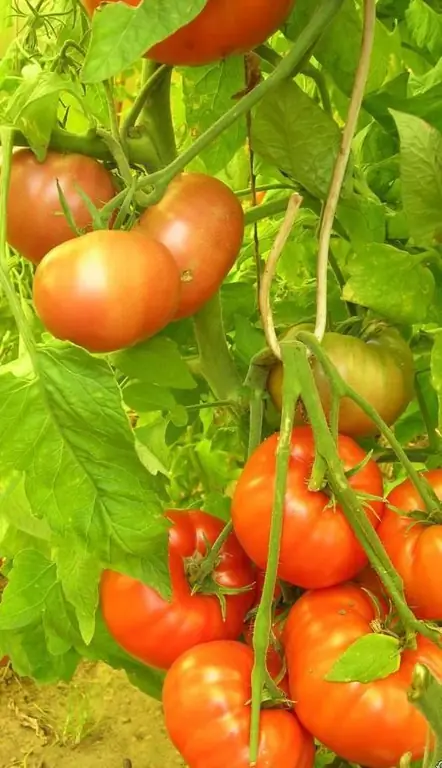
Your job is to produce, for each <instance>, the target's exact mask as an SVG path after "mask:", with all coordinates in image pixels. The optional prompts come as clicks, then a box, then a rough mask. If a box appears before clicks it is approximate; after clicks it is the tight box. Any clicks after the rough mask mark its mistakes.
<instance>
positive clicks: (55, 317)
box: [7, 150, 244, 352]
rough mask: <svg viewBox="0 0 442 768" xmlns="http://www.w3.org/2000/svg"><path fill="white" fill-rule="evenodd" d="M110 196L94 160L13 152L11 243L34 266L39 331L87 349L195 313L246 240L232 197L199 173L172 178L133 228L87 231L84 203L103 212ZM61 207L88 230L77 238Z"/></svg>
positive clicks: (134, 337) (116, 344) (107, 347)
mask: <svg viewBox="0 0 442 768" xmlns="http://www.w3.org/2000/svg"><path fill="white" fill-rule="evenodd" d="M115 194H116V190H115V186H114V180H113V176H112V174H111V173H110V172H109V171H107V170H106V169H105V168H104V166H103V165H102V164H100V163H99V162H98V161H96V160H93V159H91V158H88V157H83V156H81V155H61V154H58V153H55V152H49V153H48V155H47V157H46V160H45V161H44V162H42V163H40V162H38V161H37V160H36V158H35V156H34V155H33V154H32V152H31V151H30V150H21V151H19V152H17V153H16V154H15V155H14V158H13V163H12V173H11V186H10V193H9V196H8V209H7V232H8V240H9V242H10V244H11V245H12V246H14V247H15V248H16V249H17V250H18V251H19V252H20V253H21V254H22V255H23V256H25V257H26V258H27V259H29V260H30V261H32V262H33V263H34V264H37V269H36V273H35V279H34V304H35V308H36V310H37V313H38V315H39V316H40V318H41V320H42V322H43V324H44V325H45V327H46V328H47V329H48V330H49V331H50V332H51V333H52V334H53V335H54V336H56V337H57V338H60V339H67V340H69V341H71V342H73V343H75V344H78V345H80V346H83V347H85V348H86V349H88V350H89V351H90V352H111V351H114V350H116V349H120V348H122V347H128V346H132V345H133V344H136V343H137V342H140V341H143V340H145V339H148V338H150V337H151V336H153V335H154V334H156V333H158V332H159V331H161V330H162V329H163V328H164V327H165V326H166V325H167V324H168V323H170V322H171V321H173V320H178V319H180V318H183V317H188V316H189V315H193V314H194V313H195V312H197V311H198V310H199V309H200V308H201V307H202V306H203V305H204V304H205V303H206V302H207V301H208V300H209V299H210V298H211V297H212V296H213V294H214V293H215V292H216V291H217V290H218V288H219V286H220V284H221V282H222V281H223V280H224V278H225V276H226V275H227V273H228V272H229V270H230V269H231V267H232V266H233V263H234V261H235V259H236V257H237V255H238V253H239V250H240V248H241V245H242V240H243V236H244V213H243V209H242V207H241V204H240V203H239V201H238V199H237V198H236V196H235V195H234V194H233V192H232V191H231V190H230V189H229V188H228V187H227V186H226V185H225V184H223V183H222V182H221V181H219V180H218V179H215V178H212V177H210V176H206V175H204V174H201V173H189V174H183V175H181V176H179V177H177V178H175V179H174V180H173V181H172V183H171V184H170V186H169V188H168V189H167V190H166V193H165V195H164V197H163V199H162V200H161V201H160V202H159V203H158V204H157V205H154V206H152V207H151V208H149V209H148V210H146V211H145V212H144V214H143V215H142V216H141V218H140V219H139V221H138V222H137V224H136V226H135V227H134V228H133V229H132V230H131V231H123V230H113V229H109V230H97V231H94V232H92V231H89V230H91V229H92V224H93V222H92V214H91V206H90V205H88V201H90V202H91V203H92V204H93V205H94V206H95V208H97V209H100V208H101V207H102V206H104V205H105V204H106V203H107V202H109V201H110V200H111V199H112V197H114V195H115ZM61 200H63V205H62V202H61ZM63 206H65V207H66V206H67V207H68V209H69V211H70V216H71V218H72V220H73V222H74V224H75V226H76V228H77V229H78V230H80V231H81V232H85V234H81V235H80V236H78V237H76V232H75V231H74V229H73V228H72V227H71V224H70V219H69V217H68V216H65V215H64V213H65V211H64V210H63ZM29 211H32V218H31V219H30V220H29ZM26 218H27V223H26V226H23V221H24V220H25V219H26Z"/></svg>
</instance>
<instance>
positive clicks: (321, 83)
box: [302, 64, 332, 115]
mask: <svg viewBox="0 0 442 768" xmlns="http://www.w3.org/2000/svg"><path fill="white" fill-rule="evenodd" d="M302 74H303V75H305V76H306V77H309V78H310V79H311V80H313V81H314V83H315V85H316V88H317V89H318V93H319V96H320V97H321V101H322V107H323V109H324V112H327V114H329V115H331V114H332V105H331V102H330V96H329V95H328V90H327V85H326V82H325V79H324V75H323V74H322V72H321V70H320V69H316V67H314V66H313V64H306V65H305V66H304V67H303V68H302Z"/></svg>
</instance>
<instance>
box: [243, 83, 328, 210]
mask: <svg viewBox="0 0 442 768" xmlns="http://www.w3.org/2000/svg"><path fill="white" fill-rule="evenodd" d="M252 144H253V149H254V151H255V152H256V153H257V154H258V155H260V157H262V158H264V160H267V161H269V162H271V163H273V164H274V165H276V167H277V168H279V169H280V170H281V171H284V173H286V174H288V176H290V178H291V179H294V180H295V181H298V182H299V183H300V184H302V186H303V187H305V188H306V189H307V190H308V191H309V192H311V193H312V194H313V195H315V197H320V198H324V197H325V196H326V194H327V191H328V187H329V183H330V178H331V175H332V172H333V166H334V163H335V160H336V157H337V155H338V151H339V144H340V131H339V128H338V126H337V124H336V123H335V122H334V120H332V118H331V117H330V116H329V115H327V113H326V112H324V111H323V110H322V109H321V108H320V107H319V106H318V105H317V104H316V102H314V101H313V99H311V98H310V97H309V96H308V95H307V94H306V93H305V92H304V91H302V90H301V88H300V87H299V86H298V85H296V83H294V82H291V81H289V80H287V81H286V82H283V83H281V85H279V86H277V87H276V88H273V90H272V91H270V93H268V94H267V95H266V96H264V98H263V99H262V100H261V101H260V103H259V104H258V106H257V107H256V108H255V110H254V113H253V121H252Z"/></svg>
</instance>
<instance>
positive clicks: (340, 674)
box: [325, 634, 401, 683]
mask: <svg viewBox="0 0 442 768" xmlns="http://www.w3.org/2000/svg"><path fill="white" fill-rule="evenodd" d="M400 663H401V655H400V650H399V640H398V639H397V638H396V637H391V636H390V635H375V634H372V635H364V636H363V637H360V638H359V639H358V640H356V641H355V642H354V643H353V644H352V645H351V646H350V647H349V648H347V650H346V651H345V653H343V654H342V656H341V657H340V658H339V659H338V660H337V661H336V662H335V664H334V665H333V667H332V669H331V670H330V672H329V673H328V674H327V675H326V677H325V679H326V680H327V681H328V682H330V683H371V682H372V681H373V680H382V679H383V678H384V677H388V676H389V675H392V674H393V672H397V671H398V669H399V667H400Z"/></svg>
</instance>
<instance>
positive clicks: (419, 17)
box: [405, 0, 442, 59]
mask: <svg viewBox="0 0 442 768" xmlns="http://www.w3.org/2000/svg"><path fill="white" fill-rule="evenodd" d="M405 20H406V23H407V28H408V29H409V31H410V32H411V37H412V39H413V41H414V43H415V44H416V45H417V46H418V48H423V49H424V50H425V49H426V50H427V51H429V53H431V54H432V55H433V56H434V58H435V59H439V58H440V57H441V56H442V14H440V13H437V11H435V10H434V9H433V8H432V7H431V6H430V5H428V4H427V3H425V2H424V1H423V0H411V3H410V5H409V7H408V8H407V10H406V12H405Z"/></svg>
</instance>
